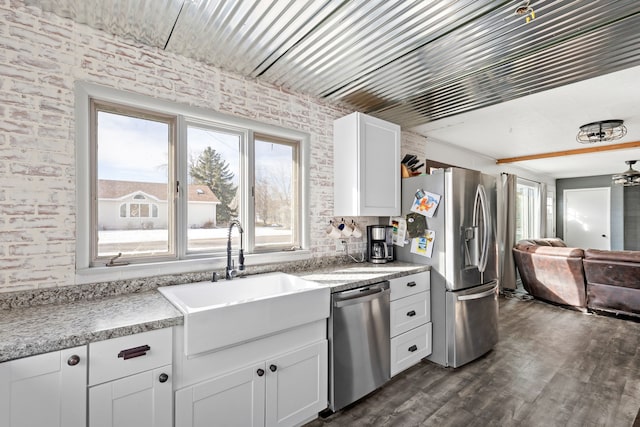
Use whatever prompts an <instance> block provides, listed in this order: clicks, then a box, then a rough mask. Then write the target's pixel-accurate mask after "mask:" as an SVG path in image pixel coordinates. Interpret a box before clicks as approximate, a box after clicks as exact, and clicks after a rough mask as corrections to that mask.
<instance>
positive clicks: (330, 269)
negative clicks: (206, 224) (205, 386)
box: [0, 262, 430, 362]
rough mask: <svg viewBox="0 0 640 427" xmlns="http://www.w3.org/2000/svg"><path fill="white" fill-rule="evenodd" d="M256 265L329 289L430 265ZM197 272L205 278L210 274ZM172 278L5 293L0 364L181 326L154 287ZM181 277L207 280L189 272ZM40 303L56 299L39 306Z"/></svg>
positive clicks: (174, 311)
mask: <svg viewBox="0 0 640 427" xmlns="http://www.w3.org/2000/svg"><path fill="white" fill-rule="evenodd" d="M259 268H260V269H258V268H255V271H252V273H257V274H259V273H264V272H269V271H283V272H286V273H289V274H294V275H296V276H299V277H302V278H305V279H307V280H313V281H315V282H318V283H321V284H323V285H326V286H328V287H330V288H331V292H339V291H343V290H347V289H353V288H357V287H360V286H366V285H369V284H372V283H376V282H380V281H383V280H389V279H393V278H396V277H402V276H406V275H408V274H413V273H419V272H421V271H427V270H429V269H430V267H429V266H426V265H417V264H409V263H403V262H393V263H388V264H371V263H366V262H365V263H361V264H355V263H348V264H344V263H343V264H337V265H326V266H321V267H320V268H318V265H310V264H309V263H304V264H297V265H296V264H284V265H280V268H279V269H278V268H274V267H273V266H272V267H271V268H269V267H259ZM192 276H193V277H192ZM201 276H203V277H205V276H206V277H210V274H201ZM177 280H178V279H177V278H173V277H172V278H170V279H167V278H165V279H164V280H158V279H156V278H149V279H147V280H144V279H140V280H137V281H136V282H135V283H129V284H126V285H125V286H119V285H120V284H119V283H109V284H102V285H93V288H90V287H89V286H80V287H74V286H70V287H68V288H60V289H54V290H45V291H42V292H41V293H39V292H38V291H31V292H27V293H22V294H20V295H15V296H5V297H4V304H3V305H4V306H6V307H10V308H6V309H0V362H4V361H7V360H12V359H17V358H21V357H27V356H33V355H36V354H41V353H47V352H50V351H56V350H62V349H65V348H69V347H75V346H79V345H84V344H88V343H90V342H94V341H101V340H105V339H109V338H116V337H120V336H125V335H131V334H135V333H139V332H145V331H148V330H153V329H158V328H164V327H170V326H175V325H181V324H183V322H184V320H183V317H182V314H181V313H180V311H179V310H178V309H176V308H175V307H174V306H173V305H172V304H171V303H170V302H169V301H168V300H167V299H165V298H164V297H163V296H162V294H160V292H158V291H157V289H156V288H157V286H158V285H159V284H163V285H167V284H173V283H175V282H176V281H177ZM182 280H188V281H199V280H206V279H204V278H201V277H200V276H196V275H191V276H185V277H182ZM236 280H242V279H236ZM127 289H129V293H127ZM101 295H102V296H101ZM43 301H44V302H47V301H57V303H48V304H43ZM30 304H33V305H30Z"/></svg>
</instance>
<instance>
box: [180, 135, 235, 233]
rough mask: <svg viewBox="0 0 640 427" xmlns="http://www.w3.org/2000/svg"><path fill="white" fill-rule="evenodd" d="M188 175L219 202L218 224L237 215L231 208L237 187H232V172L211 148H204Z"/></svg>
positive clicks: (192, 164)
mask: <svg viewBox="0 0 640 427" xmlns="http://www.w3.org/2000/svg"><path fill="white" fill-rule="evenodd" d="M189 174H190V175H191V178H192V179H193V182H194V184H203V185H206V186H207V187H209V189H210V190H211V191H212V192H213V194H215V195H216V197H218V200H220V204H219V205H218V208H217V209H216V222H217V223H218V224H226V223H228V222H229V220H230V219H231V218H235V217H236V216H237V215H238V209H237V208H231V203H232V202H233V199H234V198H235V197H236V191H237V189H238V187H237V186H235V185H233V172H231V171H229V164H228V163H227V162H225V160H224V159H223V158H222V156H221V155H220V153H217V152H216V150H214V149H213V148H211V147H207V148H205V150H204V151H203V152H202V153H200V155H199V156H198V158H197V159H196V160H195V161H194V162H192V163H191V165H190V166H189Z"/></svg>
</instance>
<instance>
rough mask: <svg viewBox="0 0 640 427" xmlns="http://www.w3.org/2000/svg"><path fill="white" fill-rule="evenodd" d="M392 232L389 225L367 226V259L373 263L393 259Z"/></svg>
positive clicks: (382, 262) (381, 262)
mask: <svg viewBox="0 0 640 427" xmlns="http://www.w3.org/2000/svg"><path fill="white" fill-rule="evenodd" d="M392 233H393V227H391V226H390V225H368V226H367V261H369V262H372V263H374V264H384V263H386V262H391V261H393V240H392V238H393V234H392Z"/></svg>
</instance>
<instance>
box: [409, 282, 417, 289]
mask: <svg viewBox="0 0 640 427" xmlns="http://www.w3.org/2000/svg"><path fill="white" fill-rule="evenodd" d="M415 285H416V282H409V283H407V286H408V287H410V288H413V287H414V286H415Z"/></svg>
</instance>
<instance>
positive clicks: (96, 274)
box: [75, 250, 311, 285]
mask: <svg viewBox="0 0 640 427" xmlns="http://www.w3.org/2000/svg"><path fill="white" fill-rule="evenodd" d="M310 258H311V251H309V250H297V251H282V252H271V253H263V254H248V255H245V266H246V267H248V268H249V269H250V268H251V266H254V265H255V266H257V265H264V264H273V263H282V262H289V261H302V260H307V259H310ZM233 259H234V261H235V262H236V263H237V254H236V253H234V256H233ZM226 263H227V261H226V257H225V256H219V257H214V258H198V259H189V260H180V261H168V262H157V263H149V264H132V265H122V266H115V267H91V268H82V269H77V270H76V278H75V281H76V284H77V285H84V284H89V283H101V282H110V281H117V280H131V279H142V278H145V277H155V276H164V275H171V274H187V273H198V272H203V271H214V270H223V269H224V268H225V267H226Z"/></svg>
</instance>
